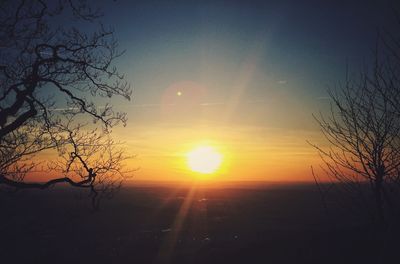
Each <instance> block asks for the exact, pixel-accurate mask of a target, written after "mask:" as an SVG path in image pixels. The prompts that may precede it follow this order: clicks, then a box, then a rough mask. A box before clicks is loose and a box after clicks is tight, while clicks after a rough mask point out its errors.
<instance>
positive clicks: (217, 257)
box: [0, 184, 398, 263]
mask: <svg viewBox="0 0 400 264" xmlns="http://www.w3.org/2000/svg"><path fill="white" fill-rule="evenodd" d="M190 190H191V187H190V185H183V184H180V185H179V184H177V185H175V186H174V185H171V184H169V185H165V186H163V185H160V184H158V185H140V184H136V185H135V186H128V187H125V188H123V189H122V190H121V191H120V193H118V195H117V196H116V197H114V198H113V199H111V200H104V201H102V205H101V209H100V210H99V211H93V210H92V208H91V207H90V205H89V203H88V199H87V198H86V197H85V194H83V195H82V194H79V193H78V192H77V191H76V190H73V191H72V190H70V189H62V188H61V189H60V188H58V189H51V190H48V191H45V192H25V191H23V192H18V193H14V194H12V195H11V196H10V194H5V193H2V194H1V195H2V199H1V200H0V201H1V212H2V217H1V227H0V233H1V237H0V256H1V259H2V263H397V260H398V259H397V257H396V255H397V254H396V247H397V245H398V244H397V243H396V242H397V239H393V241H392V242H390V241H389V240H386V245H383V244H381V245H380V247H381V248H380V249H379V250H377V248H376V243H377V240H376V233H375V232H374V231H373V229H372V228H370V227H369V225H368V220H369V219H361V216H362V214H361V213H360V214H357V213H355V212H354V211H351V210H348V209H349V208H344V207H342V206H338V205H335V204H331V205H329V206H328V207H329V208H328V210H325V209H324V208H323V206H322V203H321V199H320V195H319V193H318V190H317V188H316V187H315V185H312V184H309V185H307V184H297V185H294V184H291V185H290V184H275V185H269V184H263V185H261V186H260V185H258V187H257V186H252V185H250V184H248V185H244V187H240V185H236V186H235V185H227V186H223V185H222V186H216V187H213V186H197V187H195V190H194V191H193V193H192V195H190ZM188 197H192V199H191V202H190V201H189V202H188V203H186V204H187V205H188V206H187V208H188V211H187V214H185V212H182V208H183V207H184V206H185V201H187V199H189V198H188ZM183 211H184V209H183ZM21 212H24V214H21ZM350 212H351V213H350ZM178 215H180V216H182V217H181V218H182V219H181V220H182V222H181V223H182V224H178V225H177V224H176V223H177V221H180V220H177V219H179V217H177V216H178ZM358 216H360V217H358ZM179 226H181V227H182V228H179ZM174 227H175V229H174ZM177 229H180V230H177ZM387 239H390V238H387ZM166 245H167V246H166ZM162 254H164V255H162ZM392 257H393V259H391V258H392ZM394 257H396V258H394Z"/></svg>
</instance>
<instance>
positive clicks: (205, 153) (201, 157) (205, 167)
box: [187, 146, 222, 174]
mask: <svg viewBox="0 0 400 264" xmlns="http://www.w3.org/2000/svg"><path fill="white" fill-rule="evenodd" d="M187 162H188V165H189V168H190V169H191V170H192V171H194V172H199V173H203V174H211V173H214V172H215V171H216V170H218V168H219V167H220V165H221V162H222V155H221V154H220V153H218V152H217V151H215V149H214V148H212V147H210V146H200V147H197V148H195V149H193V150H192V151H190V152H189V153H188V154H187Z"/></svg>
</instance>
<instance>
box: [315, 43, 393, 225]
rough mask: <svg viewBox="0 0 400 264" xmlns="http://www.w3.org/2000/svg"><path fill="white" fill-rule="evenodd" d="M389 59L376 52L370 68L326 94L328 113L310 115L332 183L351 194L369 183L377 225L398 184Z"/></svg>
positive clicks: (325, 170) (358, 191) (326, 170)
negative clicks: (320, 135) (320, 137)
mask: <svg viewBox="0 0 400 264" xmlns="http://www.w3.org/2000/svg"><path fill="white" fill-rule="evenodd" d="M377 50H378V49H377ZM389 58H390V56H389V57H387V56H385V57H382V59H381V58H380V56H378V53H376V54H375V61H374V63H373V67H372V69H371V70H370V71H364V72H362V73H361V74H360V76H359V77H358V78H357V79H356V78H353V79H350V78H348V77H347V78H346V81H345V83H344V84H343V85H339V86H338V87H337V89H335V90H331V91H330V92H329V95H330V99H331V102H332V103H331V110H330V113H329V114H328V115H323V114H320V116H318V117H316V118H315V119H316V120H317V122H318V125H319V127H320V128H321V131H322V133H323V135H324V137H325V138H326V139H327V141H328V142H329V145H330V146H329V147H327V148H324V147H321V146H317V145H315V144H314V145H313V144H312V145H313V146H314V147H315V148H316V149H317V150H318V152H319V154H320V157H321V158H322V161H323V166H322V169H323V171H324V172H325V174H326V175H327V176H328V177H329V178H330V179H333V181H334V182H339V183H341V184H342V185H341V186H342V187H344V188H345V189H346V190H347V191H348V192H350V193H352V194H353V195H356V196H357V195H359V194H361V193H362V190H363V186H364V185H365V183H367V184H368V185H369V188H368V189H369V190H370V191H371V193H372V195H373V197H374V203H375V208H376V210H375V211H376V216H377V219H378V222H379V223H383V222H384V219H385V213H386V212H385V207H387V206H389V205H393V204H394V203H395V201H396V200H397V199H398V197H397V195H398V193H399V192H398V186H399V183H400V182H399V180H400V115H399V113H400V111H399V110H400V107H399V105H398V104H397V101H396V100H397V98H398V97H399V95H400V86H399V83H398V82H395V81H394V80H395V79H397V76H398V75H395V74H394V71H393V70H394V68H392V67H393V65H394V64H392V63H391V60H389Z"/></svg>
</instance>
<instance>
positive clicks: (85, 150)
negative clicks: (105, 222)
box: [0, 0, 131, 203]
mask: <svg viewBox="0 0 400 264" xmlns="http://www.w3.org/2000/svg"><path fill="white" fill-rule="evenodd" d="M100 17H101V14H100V13H99V12H98V11H97V10H92V9H91V8H90V7H89V6H88V5H87V3H86V1H74V0H64V1H59V2H58V1H54V2H53V1H48V2H47V1H44V0H21V1H12V0H10V1H8V0H6V1H2V3H1V5H0V25H1V26H0V184H2V185H6V186H11V187H15V188H17V189H21V188H39V189H44V188H48V187H50V186H53V185H55V184H58V183H67V184H70V185H72V186H75V187H81V188H88V189H89V190H90V191H91V193H92V194H93V197H96V196H97V194H98V193H99V191H101V193H102V194H110V193H111V191H112V190H113V189H115V187H118V186H119V184H120V183H121V181H122V180H123V178H124V174H123V173H122V171H123V170H122V162H123V160H124V159H125V158H126V157H125V156H124V155H123V152H122V150H120V149H118V148H117V144H116V143H115V142H114V141H113V140H112V139H111V137H110V132H111V128H112V127H114V126H115V125H117V124H119V123H122V124H123V125H125V123H126V115H125V113H120V112H116V111H114V110H113V108H112V106H111V105H110V104H109V102H108V101H109V98H111V97H113V96H120V97H122V98H125V99H127V100H129V99H130V95H131V88H130V86H129V84H128V83H127V82H126V81H125V80H124V76H123V75H121V74H120V73H119V72H118V71H117V69H116V68H115V66H113V61H114V60H115V59H116V58H117V57H119V56H121V55H122V53H121V52H118V50H117V41H116V40H115V39H114V37H113V31H112V30H108V29H106V28H105V27H104V26H102V25H101V24H100V23H99V21H98V19H99V18H100ZM63 21H64V22H63ZM65 21H68V23H66V22H65ZM82 23H83V24H89V25H88V27H87V28H92V27H97V30H94V31H90V32H88V30H87V29H86V31H85V27H82ZM63 25H64V26H63ZM65 25H68V27H67V26H65ZM80 28H84V29H82V30H81V29H80ZM95 97H97V98H96V100H93V101H91V100H89V99H88V98H95ZM102 98H103V99H102ZM96 102H97V104H96ZM98 102H104V103H103V104H102V105H99V103H98ZM88 118H89V119H92V121H93V122H88ZM46 151H50V152H52V153H53V154H55V155H54V156H58V157H59V158H58V159H57V160H51V161H47V162H46V161H43V160H42V161H41V160H40V155H38V154H40V153H43V152H46ZM57 154H58V155H57ZM44 163H45V164H44ZM39 164H41V166H42V167H43V166H44V165H45V166H46V167H47V168H48V169H49V170H50V169H51V170H53V172H51V173H50V172H49V171H48V172H47V174H48V175H47V177H50V176H51V175H55V176H53V177H52V178H51V179H49V180H48V181H46V182H33V181H25V178H26V175H28V174H32V175H33V171H34V170H37V168H38V165H39ZM44 173H45V172H44ZM93 202H94V203H95V199H93Z"/></svg>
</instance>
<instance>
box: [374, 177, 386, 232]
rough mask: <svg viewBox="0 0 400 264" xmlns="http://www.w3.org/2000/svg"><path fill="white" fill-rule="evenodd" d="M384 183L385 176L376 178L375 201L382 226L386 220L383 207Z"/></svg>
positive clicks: (379, 222)
mask: <svg viewBox="0 0 400 264" xmlns="http://www.w3.org/2000/svg"><path fill="white" fill-rule="evenodd" d="M382 183H383V177H382V176H378V177H376V179H375V203H376V211H377V217H378V224H379V225H380V226H381V225H383V223H384V221H385V214H384V209H383V197H382Z"/></svg>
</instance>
